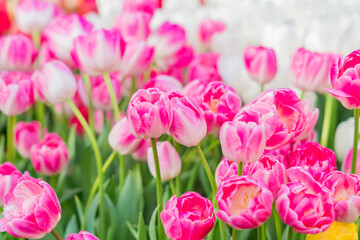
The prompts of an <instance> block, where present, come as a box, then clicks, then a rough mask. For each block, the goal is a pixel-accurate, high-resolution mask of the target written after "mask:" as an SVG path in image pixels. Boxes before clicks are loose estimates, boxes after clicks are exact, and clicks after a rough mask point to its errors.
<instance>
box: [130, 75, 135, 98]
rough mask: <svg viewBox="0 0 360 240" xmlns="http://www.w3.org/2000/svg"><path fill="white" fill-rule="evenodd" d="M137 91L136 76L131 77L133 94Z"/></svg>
mask: <svg viewBox="0 0 360 240" xmlns="http://www.w3.org/2000/svg"><path fill="white" fill-rule="evenodd" d="M135 92H136V78H135V77H132V78H131V96H132V95H133V94H134V93H135Z"/></svg>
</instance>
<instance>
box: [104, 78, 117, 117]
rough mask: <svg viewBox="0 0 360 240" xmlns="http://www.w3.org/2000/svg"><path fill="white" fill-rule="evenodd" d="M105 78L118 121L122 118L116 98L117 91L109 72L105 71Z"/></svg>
mask: <svg viewBox="0 0 360 240" xmlns="http://www.w3.org/2000/svg"><path fill="white" fill-rule="evenodd" d="M104 79H105V83H106V86H107V88H108V91H109V94H110V98H111V104H112V105H113V110H114V114H115V119H116V121H119V120H120V111H119V106H118V104H117V100H116V95H115V91H114V88H113V86H112V84H111V80H110V75H109V73H105V74H104Z"/></svg>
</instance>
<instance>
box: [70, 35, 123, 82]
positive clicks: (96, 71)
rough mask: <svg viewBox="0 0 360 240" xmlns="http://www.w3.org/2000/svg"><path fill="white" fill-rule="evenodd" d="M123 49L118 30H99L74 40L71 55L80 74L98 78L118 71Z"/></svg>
mask: <svg viewBox="0 0 360 240" xmlns="http://www.w3.org/2000/svg"><path fill="white" fill-rule="evenodd" d="M124 49H125V42H124V41H123V39H122V37H121V35H120V32H119V30H117V29H112V30H109V31H108V30H105V29H100V30H96V31H93V32H91V33H89V34H88V35H82V36H79V37H77V38H75V40H74V48H73V50H72V53H71V54H72V57H73V60H74V62H75V64H76V66H77V67H78V68H79V69H80V70H81V71H82V72H84V73H86V74H88V75H90V76H100V75H103V74H105V73H110V72H114V71H118V70H120V67H121V58H122V55H123V53H124Z"/></svg>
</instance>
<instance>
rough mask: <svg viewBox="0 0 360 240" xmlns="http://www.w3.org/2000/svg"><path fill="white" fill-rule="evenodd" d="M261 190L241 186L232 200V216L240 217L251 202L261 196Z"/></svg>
mask: <svg viewBox="0 0 360 240" xmlns="http://www.w3.org/2000/svg"><path fill="white" fill-rule="evenodd" d="M259 191H260V189H259V188H258V187H256V186H252V185H250V186H241V187H239V188H238V190H237V191H236V193H235V194H234V195H233V196H232V198H231V206H230V214H231V215H238V214H240V213H241V212H242V211H243V210H244V209H247V208H248V205H249V203H250V202H251V200H252V199H253V198H254V197H256V196H257V195H259Z"/></svg>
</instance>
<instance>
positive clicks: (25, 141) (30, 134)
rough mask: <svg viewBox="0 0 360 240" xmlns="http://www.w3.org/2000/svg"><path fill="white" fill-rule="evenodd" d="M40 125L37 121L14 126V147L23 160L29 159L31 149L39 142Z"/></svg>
mask: <svg viewBox="0 0 360 240" xmlns="http://www.w3.org/2000/svg"><path fill="white" fill-rule="evenodd" d="M40 138H41V125H40V123H39V122H37V121H33V122H29V123H27V122H17V123H16V125H15V146H16V150H17V151H18V153H19V154H20V155H21V156H22V157H23V158H30V150H31V147H32V146H33V145H34V144H36V143H38V142H40Z"/></svg>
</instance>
